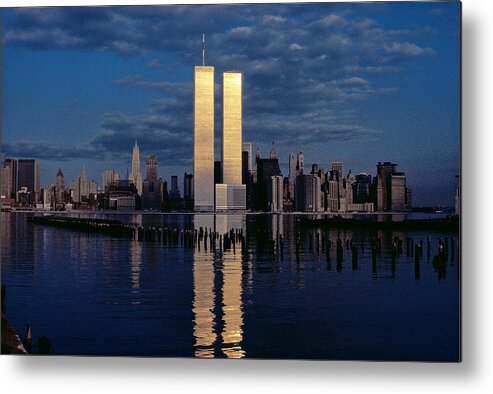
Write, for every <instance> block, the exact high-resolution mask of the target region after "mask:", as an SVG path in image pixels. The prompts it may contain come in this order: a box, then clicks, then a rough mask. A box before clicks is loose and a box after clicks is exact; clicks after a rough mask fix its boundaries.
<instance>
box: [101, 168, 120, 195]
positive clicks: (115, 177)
mask: <svg viewBox="0 0 493 394" xmlns="http://www.w3.org/2000/svg"><path fill="white" fill-rule="evenodd" d="M119 180H120V175H119V174H118V173H117V172H116V171H113V170H107V171H105V172H103V191H106V189H107V188H108V187H110V186H111V184H113V183H115V182H118V181H119Z"/></svg>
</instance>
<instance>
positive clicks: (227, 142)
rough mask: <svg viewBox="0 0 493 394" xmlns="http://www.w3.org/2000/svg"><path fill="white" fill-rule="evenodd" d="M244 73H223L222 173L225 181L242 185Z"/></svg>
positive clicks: (229, 183)
mask: <svg viewBox="0 0 493 394" xmlns="http://www.w3.org/2000/svg"><path fill="white" fill-rule="evenodd" d="M241 95H242V74H241V73H239V72H225V73H223V135H222V149H221V159H222V173H223V179H222V181H223V183H225V184H228V185H241V183H242V182H241V181H242V180H241V174H242V171H241V169H242V168H241V152H242V100H241Z"/></svg>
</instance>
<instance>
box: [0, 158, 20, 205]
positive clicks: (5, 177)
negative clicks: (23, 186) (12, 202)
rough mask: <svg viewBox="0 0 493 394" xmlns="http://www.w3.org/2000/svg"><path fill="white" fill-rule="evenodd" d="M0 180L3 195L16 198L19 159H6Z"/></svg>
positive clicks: (0, 192)
mask: <svg viewBox="0 0 493 394" xmlns="http://www.w3.org/2000/svg"><path fill="white" fill-rule="evenodd" d="M0 182H1V183H0V188H1V191H0V194H1V195H2V197H4V198H15V195H16V192H17V160H15V159H5V160H4V162H3V168H2V176H1V178H0Z"/></svg>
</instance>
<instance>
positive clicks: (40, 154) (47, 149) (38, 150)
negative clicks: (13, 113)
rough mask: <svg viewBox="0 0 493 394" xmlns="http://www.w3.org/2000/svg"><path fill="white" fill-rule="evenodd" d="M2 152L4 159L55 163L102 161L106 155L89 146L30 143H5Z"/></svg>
mask: <svg viewBox="0 0 493 394" xmlns="http://www.w3.org/2000/svg"><path fill="white" fill-rule="evenodd" d="M2 150H3V152H4V156H5V157H30V158H35V159H44V160H55V161H68V160H76V159H83V158H84V159H86V158H89V159H102V158H103V157H105V155H106V152H105V151H103V150H98V149H96V148H95V147H94V146H91V145H77V146H75V145H57V144H53V143H47V142H32V141H16V142H13V143H9V142H5V143H3V146H2Z"/></svg>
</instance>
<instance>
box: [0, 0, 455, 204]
mask: <svg viewBox="0 0 493 394" xmlns="http://www.w3.org/2000/svg"><path fill="white" fill-rule="evenodd" d="M406 7H408V5H406V4H385V5H381V4H371V5H369V4H365V5H364V6H363V5H357V4H318V5H310V4H304V5H286V4H280V5H254V6H243V5H242V6H234V7H232V6H182V7H178V6H176V7H175V6H168V7H101V8H98V9H94V8H90V7H86V8H73V9H71V10H68V9H62V8H54V9H50V10H43V12H40V9H24V10H20V9H10V10H2V22H3V26H4V29H3V33H2V40H3V47H4V48H3V51H4V70H3V71H4V72H3V73H2V74H3V82H4V84H3V85H4V88H3V90H4V91H3V104H4V108H5V109H4V114H3V116H4V122H3V123H4V133H3V147H2V154H3V158H8V157H13V158H34V159H37V160H39V161H40V163H41V168H42V171H41V172H42V178H41V186H46V185H49V184H53V183H54V178H55V175H56V173H57V170H58V168H62V170H63V172H64V174H65V178H66V179H67V180H70V179H74V178H75V177H76V176H77V175H78V174H80V169H81V168H82V167H83V165H84V164H85V165H86V167H87V169H88V173H89V174H90V177H91V178H93V179H99V178H100V174H102V173H103V171H104V170H115V171H116V172H118V173H120V174H121V175H123V174H124V173H125V170H126V169H129V167H130V165H129V163H130V162H131V154H130V153H129V149H128V143H129V141H132V145H133V141H135V140H136V139H137V140H138V141H139V147H140V148H141V156H142V157H148V156H150V155H156V156H157V157H158V159H159V161H160V175H161V176H162V177H163V178H165V179H167V180H168V181H169V180H170V179H171V175H174V174H179V175H180V176H181V175H182V174H183V173H185V172H193V171H192V159H193V152H192V150H193V149H192V147H193V143H192V141H193V125H192V123H191V119H192V114H191V111H190V108H191V107H192V104H191V102H192V101H191V98H192V95H193V88H192V80H193V66H194V65H195V64H201V56H202V46H201V40H200V38H201V34H202V32H205V33H206V35H207V41H208V49H207V64H214V66H215V67H216V71H218V73H217V74H218V75H221V74H222V72H223V71H227V70H229V69H234V70H239V71H241V72H242V73H243V74H244V75H245V97H244V116H243V118H244V123H243V134H244V140H246V141H251V142H252V145H253V146H252V147H253V150H256V149H257V147H260V151H261V153H262V157H266V156H267V152H268V149H269V146H270V143H271V141H272V140H275V141H276V149H277V153H278V154H277V156H278V158H279V159H280V166H281V170H282V173H283V175H284V176H288V157H289V153H295V154H296V153H297V152H298V151H299V150H302V151H303V152H304V154H305V158H306V163H305V167H306V168H310V167H311V164H312V163H317V164H319V166H321V167H323V168H325V170H328V167H329V165H330V163H332V162H333V161H342V162H344V165H345V168H346V169H352V170H353V173H356V174H357V173H360V172H368V173H370V174H372V175H376V173H375V170H374V168H375V164H376V163H377V162H379V161H391V162H396V163H399V167H400V168H403V169H405V171H406V175H407V177H408V184H409V185H410V187H411V188H412V189H413V200H414V201H415V205H416V206H419V205H435V204H436V205H449V206H453V200H454V190H455V189H454V187H455V175H456V174H458V173H459V120H458V119H459V89H458V87H459V60H458V56H459V54H458V37H457V36H455V39H451V37H454V34H457V29H458V7H459V6H458V5H457V4H455V3H454V4H451V3H440V4H437V3H433V4H432V3H423V4H413V5H412V7H409V9H408V8H406ZM157 11H158V12H157ZM403 13H404V14H405V15H406V18H405V19H404V18H403V17H402V15H403ZM154 14H155V15H154ZM183 14H185V15H187V18H189V19H190V20H187V23H184V24H183V26H180V27H179V28H177V27H176V24H173V21H175V23H176V21H177V20H178V18H179V15H183ZM213 14H214V15H216V23H215V24H214V26H212V27H211V26H207V24H206V23H205V21H201V19H207V18H205V17H206V16H208V15H213ZM43 15H45V16H46V15H49V16H50V18H51V19H50V18H48V19H50V26H53V27H49V26H48V24H47V22H46V20H45V19H43ZM118 16H120V17H124V20H125V21H127V22H129V23H130V22H134V23H133V25H134V26H135V29H136V31H134V32H133V33H135V36H134V35H133V34H132V32H130V33H128V34H126V35H123V36H122V37H120V38H121V40H120V41H118V40H117V38H116V37H115V36H113V35H112V34H110V33H107V34H106V35H102V37H101V38H100V39H99V40H100V41H98V39H96V38H95V36H93V34H95V33H96V32H98V31H99V30H100V29H101V28H102V27H101V26H102V25H104V24H105V23H106V24H108V23H109V24H110V26H113V25H111V23H112V21H113V18H116V17H118ZM397 16H398V17H397ZM76 19H77V20H81V21H82V22H85V26H86V27H87V28H86V29H82V28H80V29H78V28H75V27H70V26H68V24H66V23H64V21H65V20H68V21H70V20H74V21H75V20H76ZM160 21H161V22H162V23H160ZM164 21H166V22H169V23H168V25H170V26H168V27H166V26H165V25H166V23H164ZM144 22H152V23H154V25H153V26H155V29H156V30H157V31H158V32H159V34H161V35H163V34H164V35H166V33H169V32H170V29H171V28H172V27H173V28H177V29H178V30H177V32H178V33H182V34H177V32H175V33H174V34H167V35H166V36H167V37H169V41H168V40H162V41H152V39H151V32H149V31H147V30H146V28H145V26H144V24H145V23H144ZM194 22H195V23H196V26H195V27H193V26H192V25H193V23H194ZM199 22H200V23H199ZM74 24H75V22H74ZM82 25H84V23H82ZM192 27H193V28H192ZM56 28H58V29H59V30H58V31H59V32H61V33H64V34H65V36H66V37H68V38H71V39H70V40H69V39H67V40H65V41H63V40H62V38H61V37H59V39H54V40H51V41H49V42H48V41H45V42H43V38H47V37H48V35H49V33H50V32H52V33H53V30H50V29H56ZM288 28H289V29H288ZM197 29H201V30H200V33H199V32H198V31H197ZM211 30H212V31H211ZM34 31H38V33H39V32H41V33H43V32H44V33H46V34H45V35H43V34H41V33H39V34H37V35H34V34H33V32H34ZM23 32H24V34H22V33H23ZM139 32H141V33H143V34H144V38H143V40H144V42H142V43H137V42H136V41H135V40H136V38H135V37H136V35H137V33H139ZM61 33H60V34H61ZM154 33H156V32H154ZM281 35H282V36H283V37H284V39H285V40H284V41H282V40H281V39H280V37H281ZM358 37H359V38H361V39H365V45H366V46H365V47H364V48H362V47H361V46H360V45H358V42H357V38H358ZM322 38H324V39H322ZM377 39H378V40H380V41H381V42H379V41H378V40H377ZM325 41H327V43H326V44H324V42H325ZM118 43H119V45H117V44H118ZM103 44H104V45H103ZM131 44H133V46H132V45H131ZM137 44H139V45H140V44H141V46H142V47H143V48H144V49H143V50H139V49H138V45H137ZM275 44H276V45H277V44H279V45H277V47H276V45H275ZM274 47H276V48H274ZM315 55H317V56H315ZM324 56H325V57H324ZM26 59H29V62H27V64H25V63H26ZM361 59H362V60H361ZM67 64H71V65H72V64H73V66H74V67H73V70H71V71H65V70H61V68H63V67H62V66H64V65H67ZM103 64H107V65H109V67H107V68H106V69H103V68H100V66H101V65H103ZM31 67H35V72H31V71H33V70H32V69H31ZM91 70H92V71H93V72H92V74H90V75H87V74H86V73H87V71H91ZM293 71H294V72H293ZM287 75H290V76H291V75H292V76H293V77H294V78H292V79H290V80H289V81H286V76H287ZM63 81H65V83H59V82H63ZM55 82H56V85H57V86H53V85H54V84H55ZM214 83H215V90H216V93H220V80H219V79H218V78H217V77H216V78H215V81H214ZM58 85H60V86H58ZM15 87H18V89H17V90H16V89H15ZM47 89H51V92H52V94H50V96H49V97H46V92H47ZM100 96H102V97H100ZM218 96H219V94H218ZM103 101H104V105H103V104H102V103H103ZM218 101H219V100H216V103H215V105H216V106H218V105H219V103H218ZM21 102H23V103H24V104H23V105H19V103H21ZM220 114H221V111H220V110H219V109H216V110H215V117H216V120H215V125H216V126H215V130H214V136H215V138H216V142H215V149H214V151H215V159H216V160H217V159H218V158H219V152H220V147H219V136H220V133H221V130H220V126H219V125H220V124H221V122H220V120H219V119H218V116H220ZM300 131H302V132H300ZM62 134H63V135H64V136H66V137H69V138H67V139H68V140H70V142H69V143H62V142H60V141H62V139H61V137H60V136H61V135H62ZM51 141H53V142H51ZM55 141H57V142H55ZM141 143H142V145H141ZM141 165H142V161H141Z"/></svg>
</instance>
